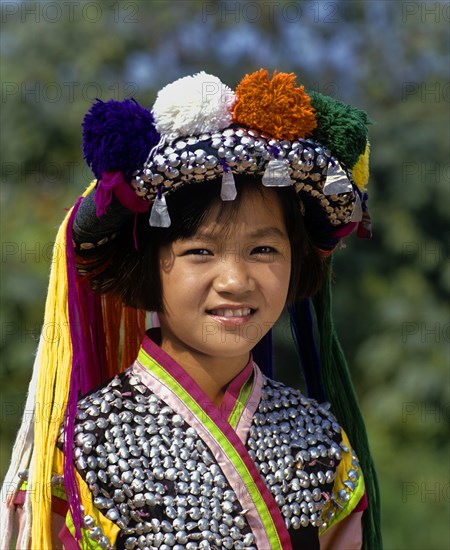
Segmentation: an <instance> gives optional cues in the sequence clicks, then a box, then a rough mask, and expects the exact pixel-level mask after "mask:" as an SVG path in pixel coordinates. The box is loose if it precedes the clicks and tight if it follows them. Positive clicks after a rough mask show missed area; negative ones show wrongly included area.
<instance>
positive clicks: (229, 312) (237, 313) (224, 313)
mask: <svg viewBox="0 0 450 550" xmlns="http://www.w3.org/2000/svg"><path fill="white" fill-rule="evenodd" d="M254 311H255V310H254V309H252V308H249V307H244V308H240V309H230V308H217V309H211V310H209V311H208V313H209V314H210V315H214V316H215V317H222V318H225V319H236V318H237V317H240V318H241V317H248V316H249V315H251V314H252V313H253V312H254Z"/></svg>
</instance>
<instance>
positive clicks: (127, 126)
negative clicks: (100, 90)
mask: <svg viewBox="0 0 450 550" xmlns="http://www.w3.org/2000/svg"><path fill="white" fill-rule="evenodd" d="M159 137H160V136H159V133H158V132H157V131H156V129H155V127H154V124H153V115H152V113H151V112H150V111H148V110H147V109H144V108H143V107H141V106H140V105H139V104H138V103H137V101H135V100H134V99H125V100H123V101H114V100H110V101H107V102H106V103H105V102H104V101H101V100H100V99H97V103H94V105H92V107H91V109H90V110H89V112H88V113H87V115H86V116H85V117H84V121H83V152H84V158H85V159H86V162H87V164H88V165H89V166H90V167H91V168H92V171H93V172H94V175H95V177H96V178H97V179H100V178H101V176H102V174H103V173H104V172H106V171H113V172H122V173H123V175H124V176H125V178H126V179H129V178H130V176H131V174H132V172H134V171H135V170H138V169H139V168H142V166H143V164H144V162H145V160H146V158H147V155H148V153H149V152H150V149H151V148H152V147H153V146H154V145H156V144H157V143H158V142H159Z"/></svg>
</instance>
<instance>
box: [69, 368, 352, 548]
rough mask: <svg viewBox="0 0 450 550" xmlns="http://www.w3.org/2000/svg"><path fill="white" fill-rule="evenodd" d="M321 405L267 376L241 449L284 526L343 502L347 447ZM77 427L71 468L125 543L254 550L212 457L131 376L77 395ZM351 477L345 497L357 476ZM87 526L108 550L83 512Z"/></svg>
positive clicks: (313, 520) (316, 519) (314, 520)
mask: <svg viewBox="0 0 450 550" xmlns="http://www.w3.org/2000/svg"><path fill="white" fill-rule="evenodd" d="M328 407H329V406H328V405H327V404H322V405H319V404H318V403H317V402H316V401H314V400H311V399H307V398H305V397H304V396H302V395H301V394H300V392H298V391H297V390H294V389H292V388H288V387H286V386H284V385H282V384H280V383H277V382H274V381H272V380H269V379H267V378H265V379H264V385H263V388H262V397H261V401H260V404H259V406H258V409H257V411H256V413H255V415H254V418H253V422H252V425H251V427H250V429H249V434H248V439H247V443H246V445H247V448H248V450H249V454H250V456H251V458H252V459H253V461H254V462H255V465H256V467H257V469H258V471H259V472H260V475H261V476H262V478H263V480H264V482H265V484H266V486H267V487H268V489H269V490H270V492H271V493H272V495H273V497H274V499H275V502H276V503H277V505H278V506H279V508H280V511H281V513H282V515H283V518H284V521H285V523H286V527H287V528H288V529H300V528H301V527H306V526H308V525H312V526H313V527H317V528H324V527H325V526H326V522H327V521H330V517H329V515H328V516H327V517H326V518H325V517H323V514H322V512H323V510H324V508H325V506H326V504H327V502H328V501H329V500H330V499H333V502H335V503H336V506H337V505H339V503H340V502H341V501H342V502H344V500H345V498H347V496H344V495H343V494H342V495H341V494H340V493H339V494H338V495H333V494H332V487H333V482H334V479H335V476H336V471H337V467H338V465H339V462H340V460H341V458H342V452H346V449H344V448H343V446H341V445H340V443H341V429H340V426H339V425H338V424H337V423H336V420H335V418H334V417H333V416H332V414H331V413H330V412H329V410H328ZM75 433H76V435H75V449H74V455H75V462H76V467H77V469H78V471H79V473H80V474H81V476H82V477H83V479H84V480H85V481H86V483H87V484H88V486H89V489H90V491H91V492H92V495H93V501H94V505H95V506H96V507H97V508H98V509H100V510H101V511H102V513H103V514H104V515H105V516H106V517H107V518H108V519H110V520H111V521H113V522H114V523H116V524H117V525H118V526H119V527H120V529H121V532H120V535H119V537H120V538H121V539H123V540H121V543H123V545H124V547H125V548H127V549H134V548H149V547H158V548H163V549H165V550H167V549H170V548H174V549H176V550H181V549H182V548H184V549H187V550H194V549H206V548H229V549H242V550H243V549H247V550H256V548H255V539H254V535H253V533H252V532H251V530H250V528H249V525H248V523H247V519H246V512H247V510H244V509H243V508H242V506H241V504H240V503H239V501H238V498H237V496H236V494H235V492H234V491H233V490H232V489H231V487H230V485H229V483H228V480H227V479H226V478H225V476H224V475H223V472H222V470H221V468H220V467H219V466H218V464H217V462H216V459H215V457H214V456H213V455H212V454H211V452H210V451H209V449H208V447H207V446H206V445H205V444H204V442H203V440H202V439H201V438H200V437H199V435H198V434H197V432H196V430H195V429H194V428H192V427H189V426H188V425H187V424H186V423H185V422H184V420H183V418H182V417H181V416H180V415H179V414H177V413H176V411H174V410H172V409H171V408H170V407H169V406H167V405H166V404H165V403H164V402H163V401H162V400H161V399H160V398H159V397H157V396H156V395H155V394H153V393H152V392H151V391H150V390H149V389H148V388H147V387H146V386H145V385H144V384H142V382H141V379H140V378H139V376H137V375H136V374H131V371H127V372H126V373H124V374H122V375H120V376H116V377H115V378H114V379H112V380H111V381H110V383H109V384H108V385H106V386H105V387H103V388H102V389H100V390H98V391H96V392H94V393H92V394H90V395H89V396H87V397H85V398H83V399H82V400H80V402H79V412H78V415H77V422H76V426H75ZM355 460H356V458H355ZM348 475H349V482H350V483H348V484H346V490H345V492H346V494H347V490H348V494H350V492H351V491H352V490H354V486H352V481H353V480H355V479H356V480H357V477H355V476H357V475H359V474H358V473H357V471H356V469H355V472H354V473H352V471H350V472H349V473H348ZM352 476H353V479H352ZM352 487H353V489H352ZM348 498H349V497H348ZM329 512H330V511H329ZM330 513H331V514H333V513H334V512H333V511H331V512H330ZM85 527H86V528H87V529H88V530H89V534H90V536H91V537H92V538H93V540H96V541H97V542H98V544H99V545H100V546H101V547H102V548H109V541H107V539H106V537H105V536H104V534H103V533H102V532H101V529H100V528H99V527H98V526H96V525H95V524H94V523H93V519H92V518H90V517H89V516H86V517H85Z"/></svg>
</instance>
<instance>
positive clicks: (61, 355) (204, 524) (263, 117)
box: [1, 69, 381, 550]
mask: <svg viewBox="0 0 450 550" xmlns="http://www.w3.org/2000/svg"><path fill="white" fill-rule="evenodd" d="M368 123H369V120H368V119H367V116H366V114H365V113H363V112H362V111H359V110H356V109H353V108H351V107H350V106H348V105H345V104H343V103H341V102H338V101H336V100H333V99H331V98H327V97H325V96H322V95H320V94H317V93H306V92H305V90H304V88H303V86H300V87H297V86H296V83H295V76H294V75H292V74H285V73H274V75H273V78H272V79H271V78H270V77H269V75H268V73H267V71H264V70H262V69H261V70H260V71H257V72H256V73H253V74H251V75H247V76H246V77H245V78H244V79H243V80H242V82H241V83H240V84H239V86H238V87H237V89H236V92H234V91H232V90H231V89H230V88H228V87H227V86H225V85H224V84H223V83H222V82H220V80H219V79H217V78H216V77H214V76H211V75H207V74H205V73H199V74H197V75H194V76H192V77H185V78H182V79H180V80H178V81H176V82H174V83H172V84H169V85H168V86H166V87H165V88H164V89H162V90H161V91H160V92H159V94H158V97H157V100H156V102H155V104H154V106H153V109H152V111H148V110H146V109H144V108H142V107H140V106H139V105H138V104H137V103H136V102H135V101H133V100H125V101H123V102H115V101H110V102H106V103H103V102H101V101H98V102H97V103H96V104H95V105H94V106H93V107H92V109H91V110H90V112H89V113H88V115H87V116H86V118H85V121H84V152H85V157H86V160H87V162H88V164H89V165H90V166H91V167H92V169H93V171H94V174H95V176H96V178H97V180H96V182H94V183H93V184H92V185H91V186H90V188H89V189H88V190H87V192H86V193H85V195H84V197H83V198H80V200H79V201H78V202H77V204H76V205H75V206H74V208H73V209H72V211H71V212H70V213H69V214H68V216H67V219H66V220H65V222H64V223H63V225H62V227H61V229H60V232H59V236H58V240H57V246H58V247H62V249H63V250H64V251H65V255H64V256H62V257H61V255H59V258H58V257H56V256H55V265H54V266H53V269H52V274H51V279H50V288H49V297H48V300H47V305H46V318H45V322H44V326H47V328H46V334H45V337H41V342H40V345H39V348H38V352H37V357H36V361H35V369H34V373H33V378H32V381H31V384H30V392H29V397H28V401H27V406H26V410H27V416H26V417H24V421H23V424H22V427H21V430H20V432H19V435H18V439H17V441H16V444H15V447H14V451H13V459H12V463H11V467H10V469H9V471H8V474H7V477H6V480H5V485H4V488H3V493H2V495H3V498H2V504H3V503H5V502H6V503H7V506H6V509H5V510H4V513H3V514H2V544H1V547H2V548H6V547H8V545H9V544H10V536H11V532H12V523H13V513H14V511H15V510H16V509H17V510H18V514H19V515H21V516H22V529H21V531H20V534H19V539H18V543H17V547H18V548H50V547H51V545H52V542H51V541H52V527H53V540H56V539H57V538H59V540H60V541H61V543H62V544H63V545H64V547H65V548H68V549H71V548H74V549H75V548H126V549H134V548H148V549H154V548H160V549H163V550H168V549H172V548H173V549H176V550H181V549H184V548H185V549H187V550H190V549H192V550H194V549H209V548H211V549H212V548H228V549H248V550H256V549H259V550H269V549H279V550H288V549H290V548H292V549H297V548H311V549H314V548H317V549H319V548H322V550H323V549H325V548H330V549H331V548H360V547H361V546H362V545H364V548H367V549H375V548H376V549H378V548H381V537H380V533H379V517H378V514H379V501H378V498H379V497H378V488H377V482H376V477H375V473H374V470H373V464H372V460H371V457H370V453H369V449H368V445H367V439H366V436H365V430H364V424H363V422H362V419H361V416H360V413H359V410H358V406H357V401H356V398H355V395H354V391H353V387H352V384H351V380H350V377H349V375H348V370H347V367H346V365H345V360H344V358H343V355H342V351H341V349H340V346H339V343H338V341H337V338H336V335H335V332H334V329H333V325H332V322H331V316H330V290H329V286H326V288H325V289H324V290H323V292H322V293H321V294H320V295H319V296H318V297H316V298H315V299H314V301H313V300H303V301H302V302H299V303H296V304H292V305H291V306H290V309H289V311H290V314H291V319H292V325H293V332H294V336H295V340H296V343H297V345H298V348H299V352H300V358H301V365H302V369H303V372H304V375H305V379H306V383H307V386H308V391H309V394H310V396H309V397H305V396H303V395H302V394H301V393H300V392H299V391H298V390H295V389H293V388H289V387H286V386H285V385H283V384H281V383H279V382H275V381H274V380H272V379H271V363H272V356H271V355H272V353H271V343H270V334H269V335H267V336H266V337H264V339H263V340H262V341H261V342H260V343H259V344H258V345H257V347H256V348H255V350H254V353H253V356H252V357H251V358H250V361H249V363H248V364H247V366H246V367H245V368H244V370H243V371H242V372H241V373H240V374H239V375H238V376H237V377H236V378H234V379H233V380H232V381H231V383H230V384H229V386H228V387H227V390H226V393H225V397H224V399H223V401H222V404H221V406H220V407H218V406H217V405H215V404H214V403H213V402H212V401H211V400H210V399H209V398H208V397H207V395H206V394H205V393H204V392H203V391H202V389H201V388H200V387H199V386H198V385H197V384H196V382H195V381H194V380H193V379H192V378H191V377H190V376H189V375H188V374H187V373H186V371H185V370H184V369H183V368H182V366H181V365H179V364H178V363H177V362H176V361H174V359H173V358H171V357H170V356H169V355H167V354H166V353H165V352H164V351H163V350H162V349H161V348H160V347H159V345H158V343H159V338H160V334H159V331H158V328H153V329H151V330H149V331H148V332H147V334H145V335H143V333H144V330H145V320H146V318H145V312H142V311H138V310H135V309H132V308H127V307H124V306H123V304H121V303H120V300H118V298H117V297H115V296H110V295H108V294H101V293H94V292H92V290H91V289H90V288H89V286H88V285H87V284H86V282H85V280H84V279H85V275H86V274H87V273H89V272H91V271H92V269H102V268H103V267H104V265H105V264H106V263H107V258H105V257H102V249H103V248H104V247H105V246H106V245H108V246H114V244H113V243H114V239H116V238H117V235H120V233H121V231H122V230H123V227H124V224H125V221H127V222H129V221H130V220H133V219H134V220H135V221H136V220H137V218H138V217H142V216H146V217H147V218H148V219H149V222H150V225H151V226H153V227H159V228H166V227H169V226H170V224H171V217H170V209H169V208H168V206H167V203H166V197H167V196H168V195H169V194H172V193H176V191H177V189H181V188H186V187H187V186H189V185H191V184H197V183H199V184H202V185H208V183H209V184H211V183H210V182H212V181H216V180H217V179H219V180H220V181H221V193H220V196H221V198H222V200H234V199H235V197H236V187H235V183H234V175H236V174H241V175H249V176H258V177H260V178H261V181H262V185H265V186H291V185H292V186H294V188H295V190H296V192H297V196H298V199H299V201H300V204H301V209H302V214H303V215H304V220H305V226H306V228H307V230H308V232H309V233H310V235H311V238H312V239H313V242H314V244H315V246H316V247H317V248H318V249H320V250H321V253H322V254H323V256H324V258H325V257H328V256H330V255H331V253H332V251H333V250H334V248H335V247H336V246H337V244H338V243H339V242H340V240H341V239H342V238H343V237H345V236H347V235H348V234H349V233H351V232H352V231H353V230H354V229H356V230H357V233H358V235H359V236H362V237H369V236H370V218H369V215H368V210H367V204H366V203H367V193H366V191H365V186H366V183H367V179H368V154H369V145H368V141H367V124H368ZM94 189H95V190H94ZM148 212H149V213H148ZM127 227H132V228H133V229H132V231H134V232H136V231H137V225H136V224H134V226H133V224H131V225H130V224H129V223H128V224H127ZM58 251H60V249H58ZM99 257H101V258H102V260H101V262H100V263H99V261H98V258H99ZM93 258H95V262H94V261H93ZM324 261H325V259H324ZM93 266H94V267H93ZM49 323H53V325H52V326H54V332H53V333H52V335H49V332H48V326H49ZM157 324H158V323H157V319H156V316H155V315H152V326H153V327H156V326H157ZM121 327H122V328H121ZM121 330H123V335H122V345H120V340H121ZM318 334H320V342H317V335H318ZM141 335H143V341H142V343H141V345H140V348H139V344H140V338H141ZM130 365H131V366H130ZM289 368H292V366H289ZM324 401H329V403H327V402H324ZM330 403H331V405H330ZM30 409H31V410H33V411H34V418H33V420H32V421H30V419H29V412H30ZM347 434H348V435H347ZM362 514H363V516H364V519H363V529H362V530H361V515H362ZM57 517H59V518H61V519H60V520H57V519H56V518H57ZM52 518H53V519H52ZM56 526H57V529H56Z"/></svg>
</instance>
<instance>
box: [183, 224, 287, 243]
mask: <svg viewBox="0 0 450 550" xmlns="http://www.w3.org/2000/svg"><path fill="white" fill-rule="evenodd" d="M218 235H219V234H218V233H216V232H214V231H198V232H197V233H195V234H194V235H192V237H189V239H201V240H205V241H214V240H215V239H217V236H218ZM270 237H272V238H275V237H277V238H281V239H286V238H288V236H287V234H286V233H284V232H283V231H281V230H280V229H279V228H278V227H275V226H271V227H261V228H259V229H255V230H254V231H251V232H250V233H248V235H247V238H249V239H265V238H270Z"/></svg>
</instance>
